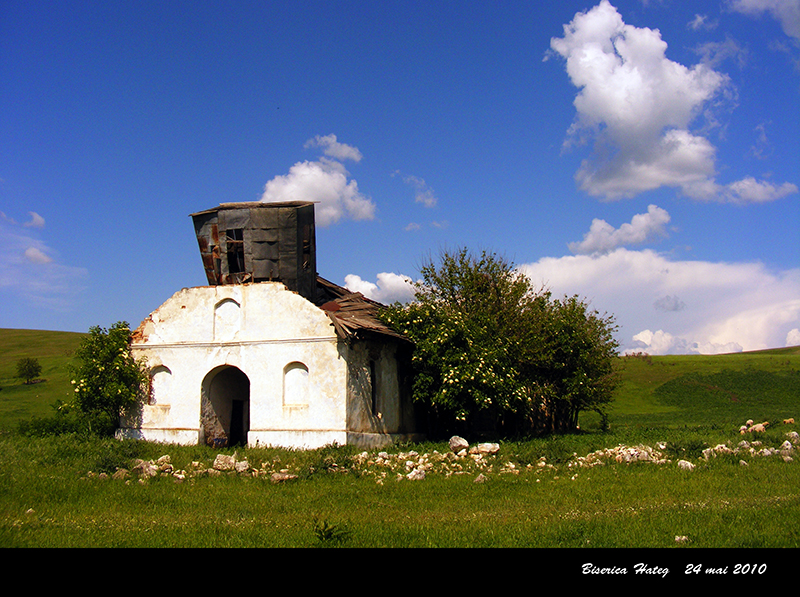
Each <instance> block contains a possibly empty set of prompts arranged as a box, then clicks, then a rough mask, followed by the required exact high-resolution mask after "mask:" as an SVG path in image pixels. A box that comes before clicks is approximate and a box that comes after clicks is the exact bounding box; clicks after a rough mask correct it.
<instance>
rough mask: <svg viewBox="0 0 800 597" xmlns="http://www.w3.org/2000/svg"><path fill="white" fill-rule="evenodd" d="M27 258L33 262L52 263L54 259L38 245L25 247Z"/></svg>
mask: <svg viewBox="0 0 800 597" xmlns="http://www.w3.org/2000/svg"><path fill="white" fill-rule="evenodd" d="M25 258H26V259H27V260H28V261H31V262H33V263H50V262H52V261H53V260H52V259H51V258H50V257H48V256H47V254H46V253H45V252H44V251H42V250H41V249H37V248H36V247H28V248H27V249H25Z"/></svg>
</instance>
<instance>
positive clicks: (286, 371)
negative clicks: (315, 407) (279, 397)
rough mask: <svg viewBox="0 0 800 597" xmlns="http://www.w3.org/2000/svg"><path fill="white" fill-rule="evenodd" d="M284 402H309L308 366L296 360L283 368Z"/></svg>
mask: <svg viewBox="0 0 800 597" xmlns="http://www.w3.org/2000/svg"><path fill="white" fill-rule="evenodd" d="M283 404H284V405H307V404H308V367H306V366H305V365H304V364H303V363H300V362H297V361H295V362H294V363H289V364H288V365H286V367H284V368H283Z"/></svg>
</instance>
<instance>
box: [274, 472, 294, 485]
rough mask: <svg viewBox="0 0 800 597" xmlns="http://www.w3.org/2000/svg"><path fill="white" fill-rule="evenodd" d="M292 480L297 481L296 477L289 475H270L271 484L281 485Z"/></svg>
mask: <svg viewBox="0 0 800 597" xmlns="http://www.w3.org/2000/svg"><path fill="white" fill-rule="evenodd" d="M294 479H297V475H292V474H290V473H272V475H270V481H272V482H273V483H283V482H285V481H292V480H294Z"/></svg>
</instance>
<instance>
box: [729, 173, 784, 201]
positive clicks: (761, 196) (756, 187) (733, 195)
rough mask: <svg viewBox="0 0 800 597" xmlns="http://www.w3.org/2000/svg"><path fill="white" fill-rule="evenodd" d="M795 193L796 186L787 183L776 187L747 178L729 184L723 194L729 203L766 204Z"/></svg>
mask: <svg viewBox="0 0 800 597" xmlns="http://www.w3.org/2000/svg"><path fill="white" fill-rule="evenodd" d="M797 191H798V189H797V185H794V184H791V183H788V182H785V183H783V184H781V185H776V184H772V183H770V182H761V181H758V180H756V179H755V178H752V177H747V178H743V179H742V180H739V181H737V182H734V183H731V184H729V185H728V186H727V187H726V189H725V193H724V194H725V197H726V198H727V200H728V201H730V202H731V203H766V202H768V201H774V200H776V199H781V198H782V197H786V196H788V195H794V194H795V193H797Z"/></svg>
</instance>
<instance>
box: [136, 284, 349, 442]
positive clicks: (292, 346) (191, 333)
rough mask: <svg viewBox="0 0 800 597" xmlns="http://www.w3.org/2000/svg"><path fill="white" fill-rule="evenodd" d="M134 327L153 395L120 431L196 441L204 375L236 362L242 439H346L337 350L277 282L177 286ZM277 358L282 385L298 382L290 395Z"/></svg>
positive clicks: (342, 369) (308, 309) (318, 321)
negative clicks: (136, 419) (242, 400)
mask: <svg viewBox="0 0 800 597" xmlns="http://www.w3.org/2000/svg"><path fill="white" fill-rule="evenodd" d="M138 332H140V333H137V334H135V338H134V344H133V352H134V354H135V355H136V356H137V357H144V358H145V359H146V360H147V364H148V367H149V368H150V369H151V371H154V372H155V376H154V383H153V402H154V403H153V404H151V405H147V406H145V407H144V411H143V413H142V421H141V423H140V425H138V426H132V427H127V428H123V429H121V430H120V435H121V436H127V437H140V438H143V439H152V440H156V441H170V442H176V443H185V444H191V443H197V442H198V441H200V440H201V439H202V432H201V424H200V410H201V395H202V388H203V384H204V380H206V378H207V376H208V375H209V373H210V372H214V371H215V370H217V369H218V368H220V367H237V368H238V369H240V370H241V371H242V372H244V373H245V374H246V375H247V377H248V379H249V381H250V394H249V423H250V429H249V433H248V443H249V444H250V445H256V444H260V445H270V444H271V445H281V446H287V447H306V448H313V447H318V446H322V445H325V444H328V443H331V442H333V441H336V442H338V443H340V444H344V443H347V442H348V435H347V374H348V371H347V364H346V362H345V357H346V355H345V354H343V353H342V352H341V351H344V350H346V348H345V347H344V345H343V344H340V342H339V341H338V338H337V337H336V335H335V333H334V329H333V327H332V325H331V323H330V321H329V319H328V317H327V316H326V314H325V313H324V312H323V311H322V310H320V309H319V308H317V307H316V306H314V305H313V304H311V303H310V302H309V301H307V300H306V299H304V298H303V297H301V296H300V295H298V294H296V293H294V292H291V291H288V290H286V288H285V287H284V286H283V285H282V284H280V283H275V282H262V283H258V284H244V285H230V286H207V287H198V288H188V289H186V288H185V289H183V290H181V291H179V292H177V293H175V295H173V296H172V297H171V298H170V299H169V300H167V301H166V302H165V303H164V304H163V305H162V306H161V307H159V308H158V309H157V310H156V311H154V312H153V313H152V314H151V315H150V316H149V317H148V318H147V319H146V320H145V321H144V322H143V323H142V325H141V326H140V328H139V330H138ZM293 363H302V365H303V366H304V367H305V369H306V370H307V374H305V375H302V374H299V375H298V374H297V371H296V370H297V369H298V368H300V369H301V370H302V367H298V366H297V365H292V364H293ZM287 365H290V367H289V371H290V372H291V374H290V376H289V378H290V383H289V389H290V390H291V388H292V387H295V388H298V387H302V385H303V384H305V391H303V392H299V394H300V395H292V393H291V392H288V394H289V395H286V394H287V393H286V392H284V378H285V376H286V372H287ZM298 380H300V381H298ZM298 383H299V384H300V386H298ZM296 393H297V392H296Z"/></svg>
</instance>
